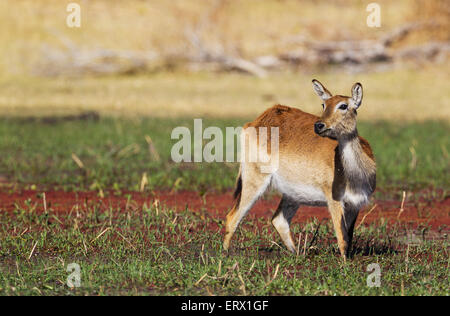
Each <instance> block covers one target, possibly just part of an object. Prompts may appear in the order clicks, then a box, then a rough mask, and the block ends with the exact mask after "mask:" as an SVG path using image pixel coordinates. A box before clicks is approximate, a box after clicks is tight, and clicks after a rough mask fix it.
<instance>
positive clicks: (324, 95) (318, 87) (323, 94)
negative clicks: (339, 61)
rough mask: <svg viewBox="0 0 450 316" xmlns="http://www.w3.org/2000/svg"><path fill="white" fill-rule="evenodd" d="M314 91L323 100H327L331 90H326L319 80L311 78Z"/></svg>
mask: <svg viewBox="0 0 450 316" xmlns="http://www.w3.org/2000/svg"><path fill="white" fill-rule="evenodd" d="M312 84H313V88H314V91H316V93H317V95H318V96H319V97H320V98H321V99H322V100H323V101H325V100H328V99H329V98H331V96H332V95H331V92H330V91H328V90H327V89H326V88H325V87H324V86H323V85H322V84H321V83H320V82H319V80H316V79H313V81H312Z"/></svg>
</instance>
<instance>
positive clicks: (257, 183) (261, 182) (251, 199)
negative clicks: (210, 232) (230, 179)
mask: <svg viewBox="0 0 450 316" xmlns="http://www.w3.org/2000/svg"><path fill="white" fill-rule="evenodd" d="M246 171H247V172H246V173H243V174H242V191H241V194H240V198H238V200H237V202H236V204H235V205H234V206H233V208H232V209H231V211H230V212H229V213H228V215H227V220H226V233H225V238H224V241H223V248H224V249H225V250H228V248H229V247H230V240H231V237H232V236H233V234H234V232H235V231H236V228H237V227H238V225H239V223H240V222H241V220H242V219H243V218H244V216H245V215H246V214H247V213H248V211H249V210H250V209H251V208H252V206H253V205H254V204H255V202H256V201H257V200H258V198H259V197H260V196H261V195H262V194H263V193H264V192H265V191H266V189H267V187H268V185H269V183H270V178H271V175H270V174H262V173H260V172H259V171H258V170H256V168H254V170H253V171H251V172H249V171H250V170H248V169H247V170H246Z"/></svg>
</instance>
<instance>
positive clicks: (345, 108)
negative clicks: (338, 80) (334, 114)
mask: <svg viewBox="0 0 450 316" xmlns="http://www.w3.org/2000/svg"><path fill="white" fill-rule="evenodd" d="M347 107H348V105H347V104H345V103H344V104H341V105H339V110H347Z"/></svg>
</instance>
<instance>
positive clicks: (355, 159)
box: [223, 79, 376, 261]
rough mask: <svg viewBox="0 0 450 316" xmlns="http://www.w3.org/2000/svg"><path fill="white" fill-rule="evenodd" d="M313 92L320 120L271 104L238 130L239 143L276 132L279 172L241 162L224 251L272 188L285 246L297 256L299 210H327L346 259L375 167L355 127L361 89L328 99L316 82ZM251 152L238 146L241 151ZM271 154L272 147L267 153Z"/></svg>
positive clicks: (357, 86)
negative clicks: (260, 131)
mask: <svg viewBox="0 0 450 316" xmlns="http://www.w3.org/2000/svg"><path fill="white" fill-rule="evenodd" d="M312 84H313V88H314V90H315V92H316V93H317V95H318V96H319V97H320V98H321V99H322V108H323V112H322V115H321V116H320V117H318V116H315V115H312V114H309V113H306V112H303V111H301V110H299V109H296V108H292V107H288V106H284V105H275V106H273V107H272V108H269V109H268V110H266V111H265V112H264V113H262V114H261V115H260V116H259V117H258V118H257V119H256V120H254V121H253V122H250V123H247V124H245V125H244V127H243V129H242V135H241V137H242V139H244V138H245V137H250V138H251V137H252V136H251V135H248V134H249V133H248V132H247V131H248V130H249V128H250V127H255V128H259V127H278V132H279V145H278V146H279V147H278V155H279V156H278V157H279V158H278V168H277V169H276V170H274V171H273V172H266V173H262V172H261V171H260V170H261V169H260V166H261V164H262V163H260V162H249V161H244V160H242V161H241V164H240V169H239V174H238V177H237V181H236V189H235V193H234V199H235V202H234V205H233V207H232V209H231V211H230V212H229V213H228V215H227V217H226V233H225V238H224V242H223V249H224V250H226V251H227V250H228V249H229V247H230V240H231V237H232V236H233V234H234V232H235V231H236V228H237V227H238V225H239V223H240V221H241V220H242V219H243V218H244V216H245V215H246V214H247V213H248V211H249V210H250V209H251V208H252V206H253V205H254V203H255V202H256V201H257V200H258V198H259V197H260V196H261V195H262V194H263V193H264V192H265V191H266V189H267V188H268V187H269V185H271V186H272V187H273V188H275V189H276V190H278V191H279V192H280V193H281V195H282V197H281V201H280V204H279V206H278V208H277V210H276V211H275V214H274V216H273V218H272V224H273V226H274V227H275V229H276V230H277V231H278V233H279V235H280V237H281V239H282V241H283V243H284V245H285V246H286V247H287V248H288V250H290V251H291V252H293V253H295V244H294V241H293V239H292V236H291V232H290V223H291V220H292V218H293V217H294V215H295V213H296V212H297V209H298V208H299V207H300V206H302V205H304V206H327V207H328V210H329V212H330V215H331V218H332V222H333V226H334V230H335V234H336V238H337V243H338V247H339V251H340V254H341V256H342V258H343V260H344V261H345V260H346V258H348V257H349V256H350V249H351V244H352V238H353V230H354V226H355V222H356V219H357V216H358V213H359V210H360V209H361V207H363V206H364V205H366V204H367V203H368V201H369V197H370V196H371V194H372V193H373V192H374V190H375V185H376V164H375V159H374V156H373V153H372V149H371V147H370V145H369V143H368V142H367V140H365V139H364V138H362V137H360V136H359V135H358V131H357V128H356V115H357V109H358V108H359V107H360V106H361V102H362V96H363V89H362V85H361V84H360V83H355V84H354V85H353V87H352V89H351V94H352V96H351V97H347V96H342V95H332V94H331V93H330V91H328V90H327V89H326V88H325V87H324V86H323V85H322V84H321V83H320V82H319V81H317V80H315V79H314V80H313V81H312ZM245 150H247V151H248V150H249V146H248V144H247V142H245V141H241V152H242V151H245ZM269 151H270V148H269Z"/></svg>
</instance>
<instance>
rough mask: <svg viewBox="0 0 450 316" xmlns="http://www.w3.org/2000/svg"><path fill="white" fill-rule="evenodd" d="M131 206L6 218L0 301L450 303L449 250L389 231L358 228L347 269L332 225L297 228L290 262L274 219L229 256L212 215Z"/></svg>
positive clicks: (236, 243)
mask: <svg viewBox="0 0 450 316" xmlns="http://www.w3.org/2000/svg"><path fill="white" fill-rule="evenodd" d="M129 205H130V206H129V207H127V208H126V209H120V210H119V209H114V208H110V209H108V210H106V211H101V212H100V211H99V208H100V204H99V205H84V206H81V205H80V208H77V210H76V211H73V212H71V213H70V214H67V213H66V214H59V213H55V212H53V211H52V210H51V209H48V210H47V213H42V212H41V213H38V212H37V211H36V208H35V206H33V205H28V206H25V207H23V208H22V207H17V208H16V210H15V211H14V214H9V213H4V212H0V220H1V222H2V225H1V228H0V238H1V240H2V247H1V248H0V294H2V295H42V294H45V295H55V294H57V295H58V294H59V295H85V294H90V295H93V294H95V295H97V294H98V295H143V294H151V295H158V294H164V295H211V294H216V295H224V294H226V295H274V294H276V295H300V294H304V295H449V284H448V275H449V270H448V267H449V256H448V243H447V242H446V241H439V240H434V241H424V240H421V241H418V242H416V243H415V244H408V245H407V244H406V243H407V242H408V241H407V239H406V238H405V236H404V235H402V233H401V230H399V229H397V228H395V227H389V229H388V227H387V226H386V224H385V223H384V224H383V223H379V224H376V225H372V226H369V227H361V228H360V229H358V230H357V233H356V237H355V238H356V239H355V240H356V248H355V255H354V257H353V259H352V260H351V261H348V262H347V263H343V262H342V261H341V259H340V257H339V255H338V252H337V248H336V246H335V239H334V236H333V230H332V227H331V226H330V224H329V223H328V224H327V223H322V224H321V225H320V226H319V225H318V223H317V222H310V223H304V224H303V225H296V226H294V238H295V239H296V240H298V239H299V238H300V239H301V240H300V244H301V246H300V247H299V250H298V254H297V255H292V254H289V253H287V252H286V251H285V250H284V248H281V247H280V246H278V245H277V244H276V243H278V242H279V239H278V237H277V236H276V235H275V233H274V230H273V228H272V227H271V225H270V223H269V222H268V220H267V219H264V218H259V219H254V218H253V219H251V218H250V219H248V221H246V222H245V223H244V225H243V226H241V229H240V231H238V233H237V234H236V235H235V238H234V240H233V248H232V250H231V253H230V255H229V256H227V255H226V254H224V253H223V252H222V251H221V242H222V236H223V235H222V232H220V228H221V227H222V223H221V221H219V220H217V219H216V218H214V217H211V214H209V213H208V212H203V211H200V210H186V211H185V212H182V213H179V214H177V213H175V212H173V211H171V210H166V209H164V208H160V207H158V206H149V205H133V203H132V201H131V202H130V204H129ZM250 221H251V222H250ZM306 236H308V237H307V238H308V239H307V242H306V246H305V238H306ZM314 236H315V237H314ZM272 241H275V242H276V243H273V242H272ZM311 241H312V242H311ZM71 263H76V264H78V265H79V266H80V273H81V274H80V278H81V280H80V281H81V287H79V288H76V289H73V290H70V289H69V288H68V287H67V286H66V281H67V279H68V278H69V276H70V273H71V272H72V271H69V272H67V267H68V265H69V264H71ZM372 263H377V264H379V266H380V268H381V286H380V287H368V286H367V278H368V277H369V275H370V273H371V272H372V271H369V272H368V271H367V267H368V265H369V264H372ZM71 280H72V281H73V279H71ZM371 280H372V279H371Z"/></svg>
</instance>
